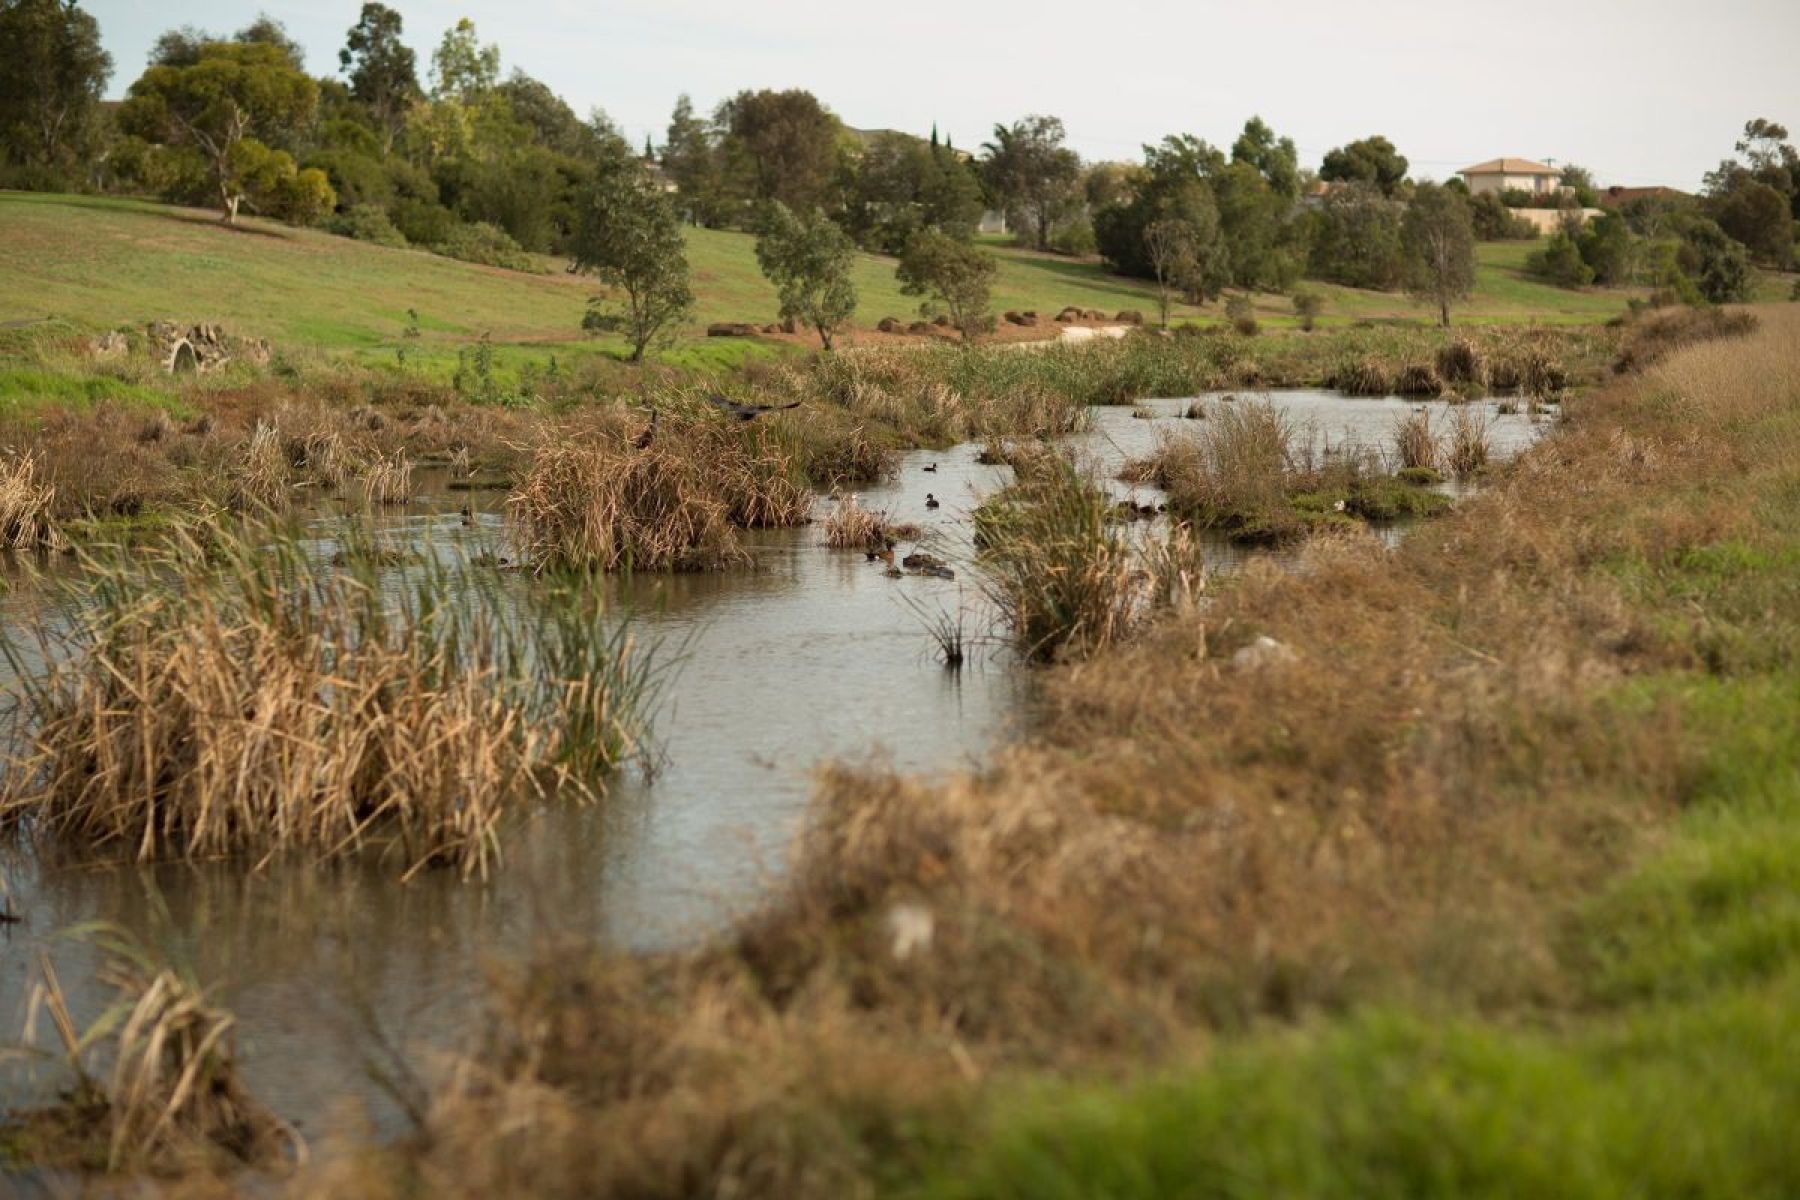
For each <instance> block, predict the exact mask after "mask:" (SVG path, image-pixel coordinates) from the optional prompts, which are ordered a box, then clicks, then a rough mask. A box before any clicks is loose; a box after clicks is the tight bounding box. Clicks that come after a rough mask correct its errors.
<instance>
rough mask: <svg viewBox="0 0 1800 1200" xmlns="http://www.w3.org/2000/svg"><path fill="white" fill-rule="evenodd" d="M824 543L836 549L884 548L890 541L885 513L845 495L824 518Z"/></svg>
mask: <svg viewBox="0 0 1800 1200" xmlns="http://www.w3.org/2000/svg"><path fill="white" fill-rule="evenodd" d="M825 544H826V545H827V546H830V547H831V548H832V549H834V550H881V549H884V548H885V547H886V546H887V544H888V538H887V521H886V517H885V514H883V513H878V512H871V511H870V510H869V509H866V508H864V507H862V505H861V503H860V502H859V501H858V500H857V498H856V497H855V496H843V497H840V498H839V499H838V502H837V504H836V505H834V506H833V507H832V510H831V512H830V513H829V514H828V515H827V516H826V518H825Z"/></svg>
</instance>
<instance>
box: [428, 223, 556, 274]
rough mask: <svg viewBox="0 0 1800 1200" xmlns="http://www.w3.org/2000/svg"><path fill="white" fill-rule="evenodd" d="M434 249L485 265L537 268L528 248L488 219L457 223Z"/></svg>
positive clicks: (515, 268)
mask: <svg viewBox="0 0 1800 1200" xmlns="http://www.w3.org/2000/svg"><path fill="white" fill-rule="evenodd" d="M431 249H432V250H433V251H435V252H436V253H438V254H442V255H443V256H444V257H445V258H456V259H461V260H462V261H463V262H471V263H479V264H480V265H482V266H484V267H505V268H506V269H507V270H509V271H535V270H537V264H536V263H535V262H533V261H532V259H531V256H530V255H529V254H527V253H525V248H524V247H523V246H520V245H519V243H517V242H515V241H514V240H513V239H512V235H511V234H509V233H507V232H506V230H504V229H502V228H500V227H499V226H498V225H489V224H488V223H487V222H486V221H476V222H475V223H474V224H471V225H458V226H456V227H455V228H454V229H452V230H451V231H450V236H449V237H447V238H445V239H444V240H443V241H441V242H437V243H435V244H433V245H432V247H431Z"/></svg>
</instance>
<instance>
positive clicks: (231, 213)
mask: <svg viewBox="0 0 1800 1200" xmlns="http://www.w3.org/2000/svg"><path fill="white" fill-rule="evenodd" d="M219 196H220V198H221V199H222V200H224V202H225V224H227V225H236V224H237V212H238V202H239V201H241V200H242V199H243V197H242V196H239V195H238V194H237V193H236V192H233V191H232V190H231V189H230V188H228V187H221V188H220V189H219Z"/></svg>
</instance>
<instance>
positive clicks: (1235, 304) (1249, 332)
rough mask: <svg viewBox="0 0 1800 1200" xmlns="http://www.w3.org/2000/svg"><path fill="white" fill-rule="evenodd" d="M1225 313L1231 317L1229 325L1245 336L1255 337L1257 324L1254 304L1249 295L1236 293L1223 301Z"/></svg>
mask: <svg viewBox="0 0 1800 1200" xmlns="http://www.w3.org/2000/svg"><path fill="white" fill-rule="evenodd" d="M1225 315H1226V316H1228V317H1230V318H1231V327H1232V328H1233V329H1235V330H1237V331H1238V332H1239V333H1241V334H1243V335H1244V336H1245V337H1255V336H1256V334H1257V330H1258V329H1259V326H1258V325H1257V323H1256V305H1255V303H1253V302H1252V301H1251V299H1250V297H1249V296H1246V295H1242V294H1240V295H1236V296H1232V297H1229V298H1228V299H1227V300H1226V301H1225Z"/></svg>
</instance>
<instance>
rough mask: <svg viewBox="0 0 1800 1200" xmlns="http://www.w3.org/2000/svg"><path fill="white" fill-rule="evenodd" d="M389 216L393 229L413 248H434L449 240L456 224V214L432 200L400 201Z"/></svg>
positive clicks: (414, 199)
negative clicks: (413, 246)
mask: <svg viewBox="0 0 1800 1200" xmlns="http://www.w3.org/2000/svg"><path fill="white" fill-rule="evenodd" d="M389 216H390V217H391V218H392V220H393V222H394V228H396V229H398V230H399V231H400V233H401V234H402V235H403V236H404V237H405V238H406V240H407V241H409V242H411V243H412V244H413V245H415V246H436V245H439V244H441V243H443V242H447V241H449V240H450V238H451V236H452V235H453V234H454V233H455V232H456V226H457V224H458V222H457V219H456V214H455V213H453V212H451V211H450V210H449V209H447V208H445V207H444V206H443V205H441V204H438V203H437V202H436V201H432V200H421V199H417V198H413V199H407V200H400V201H397V202H396V203H395V204H394V207H393V208H392V209H391V210H390V212H389Z"/></svg>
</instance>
